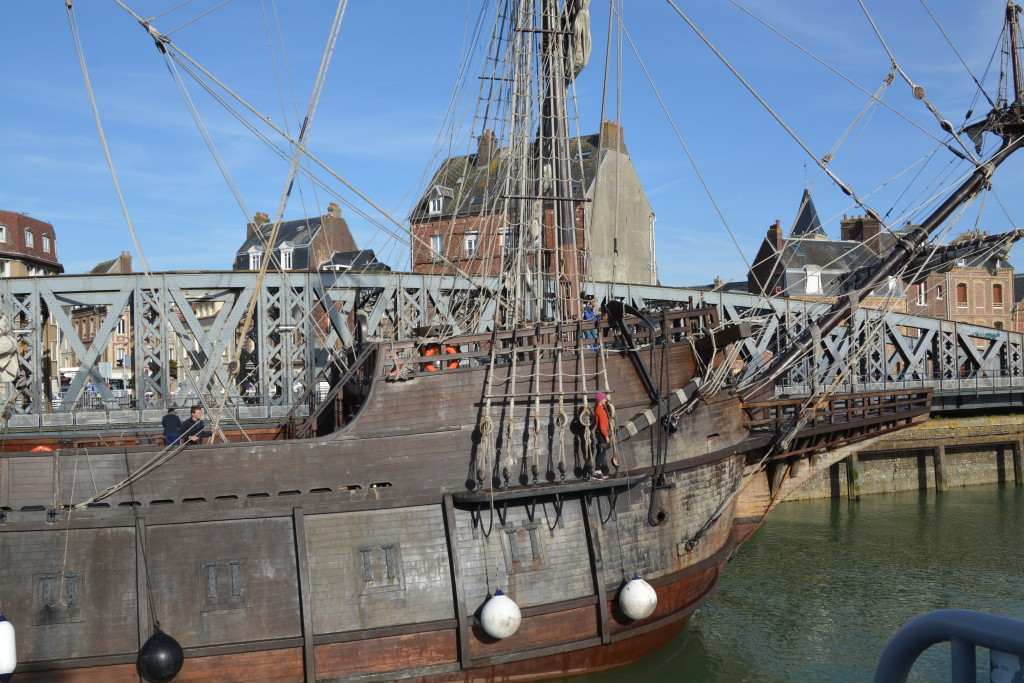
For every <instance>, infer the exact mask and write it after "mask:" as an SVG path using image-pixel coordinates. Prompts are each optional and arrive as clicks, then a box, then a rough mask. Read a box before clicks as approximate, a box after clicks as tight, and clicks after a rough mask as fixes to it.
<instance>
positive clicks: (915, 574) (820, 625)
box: [564, 484, 1024, 683]
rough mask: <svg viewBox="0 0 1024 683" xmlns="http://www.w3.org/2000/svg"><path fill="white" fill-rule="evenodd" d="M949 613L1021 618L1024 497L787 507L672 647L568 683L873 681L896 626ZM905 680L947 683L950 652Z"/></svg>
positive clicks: (968, 492) (1000, 492)
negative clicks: (968, 611) (949, 610)
mask: <svg viewBox="0 0 1024 683" xmlns="http://www.w3.org/2000/svg"><path fill="white" fill-rule="evenodd" d="M944 608H966V609H977V610H984V611H988V612H993V613H996V614H1001V615H1004V616H1009V617H1014V618H1018V619H1024V487H1014V486H1013V485H1012V484H1011V485H1009V486H995V485H993V486H975V487H971V488H964V489H955V490H952V491H948V492H946V493H942V494H938V495H937V494H936V493H935V492H933V491H929V492H927V493H917V492H913V493H901V494H894V495H876V496H865V497H863V498H862V499H861V501H860V502H859V503H848V502H847V501H846V500H820V501H808V502H795V503H786V504H784V505H782V506H780V508H779V509H777V510H776V511H775V512H773V513H772V514H771V515H770V516H769V518H768V520H767V521H766V522H765V523H764V525H763V526H762V527H761V528H760V529H759V530H758V531H757V533H756V534H754V536H753V537H752V538H751V539H750V540H749V541H748V542H747V543H746V544H745V545H744V546H743V547H742V548H741V549H740V551H739V553H738V554H737V555H736V557H735V558H734V559H733V561H732V562H731V563H730V564H729V565H728V566H727V567H726V569H725V572H724V573H723V575H722V580H721V582H720V583H719V586H718V591H717V592H716V593H715V596H714V597H713V598H712V599H711V601H710V602H709V603H708V604H707V605H706V606H705V607H704V608H703V609H702V610H701V611H700V612H699V613H698V614H697V616H696V617H694V619H693V620H692V621H691V623H690V625H689V626H688V627H687V628H686V629H685V630H684V631H683V632H682V633H681V634H680V635H679V637H678V638H676V640H675V641H674V642H673V643H671V644H670V645H669V646H668V647H666V648H665V649H663V650H662V651H660V652H658V653H656V654H654V655H652V656H651V657H648V658H647V659H645V660H642V661H640V662H637V663H635V664H633V665H631V666H628V667H624V668H620V669H615V670H612V671H606V672H603V673H600V674H594V675H590V676H583V677H579V678H572V679H564V680H565V681H567V682H568V681H573V682H586V683H610V682H611V681H616V682H617V681H686V682H688V683H690V682H693V683H724V682H732V681H756V682H758V683H761V682H788V681H870V680H871V678H872V676H873V675H874V670H875V663H876V662H877V660H878V656H879V654H880V653H881V651H882V649H883V648H884V647H885V644H886V643H887V642H888V640H889V638H890V637H891V636H892V634H893V633H894V632H895V631H896V630H897V629H899V628H900V627H901V626H902V625H904V624H905V623H906V622H908V621H910V620H911V619H913V618H914V617H916V616H919V615H921V614H923V613H925V612H929V611H932V610H936V609H944ZM984 661H987V654H985V655H984ZM979 665H980V666H984V663H983V658H982V656H981V654H980V652H979ZM911 680H913V681H920V682H923V681H941V680H949V648H948V646H947V645H942V646H936V647H933V648H931V649H930V650H928V651H927V652H926V653H925V655H924V656H923V657H922V658H921V659H919V660H918V663H917V664H916V665H915V667H914V671H913V674H912V678H911ZM978 680H979V681H985V680H988V678H987V674H984V669H979V678H978Z"/></svg>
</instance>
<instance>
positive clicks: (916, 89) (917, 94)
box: [857, 0, 981, 165]
mask: <svg viewBox="0 0 1024 683" xmlns="http://www.w3.org/2000/svg"><path fill="white" fill-rule="evenodd" d="M857 3H858V4H859V5H860V8H861V9H862V10H863V11H864V16H865V17H866V18H867V20H868V23H869V24H871V28H872V30H874V32H875V35H876V36H877V37H878V41H879V42H880V43H881V44H882V48H883V49H885V53H886V54H887V55H889V60H890V61H891V62H892V68H893V69H895V70H896V72H897V73H899V75H900V76H902V77H903V80H904V81H906V82H907V85H909V86H910V89H911V91H912V93H913V95H914V99H918V100H921V102H922V103H923V104H924V106H925V107H927V108H928V111H930V112H931V113H932V114H933V115H934V116H935V119H936V121H938V122H939V127H940V128H942V130H944V131H946V132H947V133H949V134H950V135H952V136H953V139H954V140H956V141H957V144H959V145H960V147H961V149H963V151H964V152H966V153H967V158H968V159H970V160H971V161H972V162H973V163H974V164H975V165H978V164H980V163H981V162H980V161H979V160H978V158H977V157H976V156H975V155H974V153H973V152H972V151H971V148H970V146H969V145H965V144H964V141H963V140H961V139H960V136H959V135H958V134H957V132H956V129H955V128H954V127H953V124H951V123H950V122H949V121H948V120H947V119H946V118H945V117H943V116H942V114H940V113H939V111H938V109H936V108H935V106H934V105H933V104H932V103H931V102H929V101H928V98H927V97H926V95H925V90H924V86H921V85H917V84H916V83H914V82H913V81H912V80H910V76H908V75H907V73H906V72H905V71H904V70H903V68H902V67H901V66H900V65H899V64H898V63H897V62H896V56H895V55H893V53H892V50H890V49H889V45H888V44H887V43H886V42H885V38H883V37H882V32H881V31H880V30H879V29H878V26H877V25H876V24H875V20H874V19H873V18H872V16H871V13H870V12H868V8H867V6H866V5H865V4H864V0H857Z"/></svg>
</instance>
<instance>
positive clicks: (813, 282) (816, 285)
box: [805, 267, 821, 294]
mask: <svg viewBox="0 0 1024 683" xmlns="http://www.w3.org/2000/svg"><path fill="white" fill-rule="evenodd" d="M805 285H806V289H805V291H806V292H807V293H808V294H820V293H821V269H820V268H813V267H811V268H808V269H807V280H806V282H805Z"/></svg>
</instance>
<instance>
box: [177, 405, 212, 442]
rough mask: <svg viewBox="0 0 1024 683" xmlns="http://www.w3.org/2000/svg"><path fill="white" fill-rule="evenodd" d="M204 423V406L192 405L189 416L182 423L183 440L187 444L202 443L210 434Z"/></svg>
mask: <svg viewBox="0 0 1024 683" xmlns="http://www.w3.org/2000/svg"><path fill="white" fill-rule="evenodd" d="M210 434H211V433H210V432H208V431H206V425H205V424H204V423H203V408H202V406H192V410H191V412H190V414H189V418H188V419H187V420H185V421H184V422H182V423H181V440H182V442H184V443H186V444H193V443H194V444H201V443H203V439H206V438H208V437H209V436H210Z"/></svg>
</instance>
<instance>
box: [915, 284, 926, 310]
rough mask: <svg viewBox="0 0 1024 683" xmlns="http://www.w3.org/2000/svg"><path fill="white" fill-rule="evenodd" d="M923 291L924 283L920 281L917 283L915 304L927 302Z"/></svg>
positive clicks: (922, 304) (919, 304) (921, 304)
mask: <svg viewBox="0 0 1024 683" xmlns="http://www.w3.org/2000/svg"><path fill="white" fill-rule="evenodd" d="M924 292H925V289H924V283H921V284H919V285H917V305H918V306H924V305H925V304H926V303H928V299H927V298H926V295H925V293H924Z"/></svg>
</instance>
